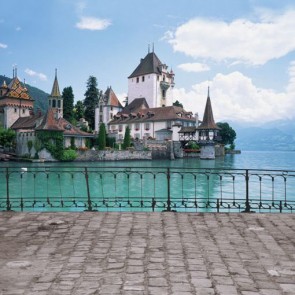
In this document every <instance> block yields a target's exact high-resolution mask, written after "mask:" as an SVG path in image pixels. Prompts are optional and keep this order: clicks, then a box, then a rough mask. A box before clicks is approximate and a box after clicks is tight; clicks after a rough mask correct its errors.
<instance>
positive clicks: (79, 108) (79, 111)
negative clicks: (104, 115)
mask: <svg viewBox="0 0 295 295" xmlns="http://www.w3.org/2000/svg"><path fill="white" fill-rule="evenodd" d="M74 116H75V119H76V120H77V121H79V120H80V119H81V118H83V117H84V105H83V102H82V101H81V100H78V101H77V103H76V104H75V108H74Z"/></svg>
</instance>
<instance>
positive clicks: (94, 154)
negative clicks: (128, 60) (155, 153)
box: [75, 150, 152, 161]
mask: <svg viewBox="0 0 295 295" xmlns="http://www.w3.org/2000/svg"><path fill="white" fill-rule="evenodd" d="M77 155H78V157H77V159H76V160H75V161H123V160H129V161H130V160H151V159H152V153H151V151H93V150H88V151H77Z"/></svg>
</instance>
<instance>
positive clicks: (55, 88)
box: [51, 69, 61, 97]
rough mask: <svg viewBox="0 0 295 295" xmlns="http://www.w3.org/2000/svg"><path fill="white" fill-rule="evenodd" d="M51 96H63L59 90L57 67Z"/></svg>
mask: <svg viewBox="0 0 295 295" xmlns="http://www.w3.org/2000/svg"><path fill="white" fill-rule="evenodd" d="M51 96H52V97H60V96H61V95H60V91H59V86H58V81H57V69H55V78H54V82H53V87H52V91H51Z"/></svg>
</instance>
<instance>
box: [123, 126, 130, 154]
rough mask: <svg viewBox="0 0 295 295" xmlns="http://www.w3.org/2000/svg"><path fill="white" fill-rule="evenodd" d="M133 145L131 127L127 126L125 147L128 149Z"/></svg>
mask: <svg viewBox="0 0 295 295" xmlns="http://www.w3.org/2000/svg"><path fill="white" fill-rule="evenodd" d="M130 145H131V136H130V128H129V126H127V127H126V130H125V135H124V141H123V149H127V148H128V147H130Z"/></svg>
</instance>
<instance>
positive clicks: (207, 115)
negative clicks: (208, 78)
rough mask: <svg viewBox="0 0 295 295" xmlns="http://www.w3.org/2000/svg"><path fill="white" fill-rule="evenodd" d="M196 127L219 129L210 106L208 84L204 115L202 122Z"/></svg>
mask: <svg viewBox="0 0 295 295" xmlns="http://www.w3.org/2000/svg"><path fill="white" fill-rule="evenodd" d="M198 129H220V128H219V127H218V126H217V125H216V124H215V121H214V117H213V111H212V106H211V99H210V88H209V86H208V95H207V102H206V107H205V111H204V117H203V122H202V124H201V125H200V126H199V127H198Z"/></svg>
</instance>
